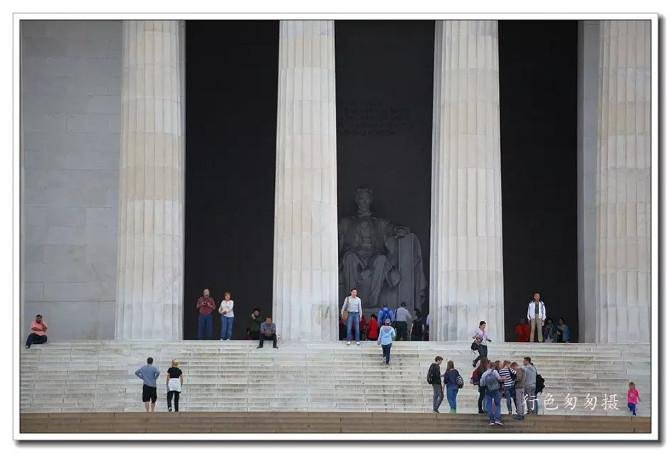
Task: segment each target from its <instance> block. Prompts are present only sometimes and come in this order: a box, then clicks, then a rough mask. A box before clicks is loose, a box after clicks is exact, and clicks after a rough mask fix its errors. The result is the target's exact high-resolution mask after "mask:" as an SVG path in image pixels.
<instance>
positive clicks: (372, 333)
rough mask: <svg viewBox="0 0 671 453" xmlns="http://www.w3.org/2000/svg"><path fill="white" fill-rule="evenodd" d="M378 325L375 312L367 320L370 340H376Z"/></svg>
mask: <svg viewBox="0 0 671 453" xmlns="http://www.w3.org/2000/svg"><path fill="white" fill-rule="evenodd" d="M377 334H378V326H377V316H376V315H375V313H373V314H371V315H370V320H369V321H368V339H369V340H371V341H375V340H377Z"/></svg>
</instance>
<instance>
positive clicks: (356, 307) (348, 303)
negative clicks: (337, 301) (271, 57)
mask: <svg viewBox="0 0 671 453" xmlns="http://www.w3.org/2000/svg"><path fill="white" fill-rule="evenodd" d="M357 294H358V291H357V290H356V288H352V291H350V295H349V296H347V297H346V298H345V301H344V302H343V304H342V309H341V310H340V317H341V318H343V319H346V320H347V345H348V346H349V345H350V344H352V328H354V333H355V338H356V344H357V346H360V345H361V338H360V336H361V332H360V330H359V323H360V322H361V316H362V313H363V310H362V307H361V299H359V298H358V297H357Z"/></svg>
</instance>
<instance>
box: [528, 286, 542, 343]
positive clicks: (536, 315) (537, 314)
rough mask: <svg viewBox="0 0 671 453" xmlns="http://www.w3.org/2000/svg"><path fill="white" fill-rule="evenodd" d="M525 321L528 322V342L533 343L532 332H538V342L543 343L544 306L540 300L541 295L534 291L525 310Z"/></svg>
mask: <svg viewBox="0 0 671 453" xmlns="http://www.w3.org/2000/svg"><path fill="white" fill-rule="evenodd" d="M527 320H528V321H529V328H530V331H531V333H530V335H529V341H530V342H531V343H533V342H534V331H538V342H539V343H542V342H543V325H544V324H545V304H544V303H543V301H542V300H541V293H539V292H538V291H536V292H535V293H534V294H533V300H532V301H531V302H529V307H528V309H527Z"/></svg>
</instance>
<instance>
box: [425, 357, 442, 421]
mask: <svg viewBox="0 0 671 453" xmlns="http://www.w3.org/2000/svg"><path fill="white" fill-rule="evenodd" d="M441 363H443V358H442V357H441V356H439V355H438V356H436V358H435V359H434V362H433V363H432V364H431V365H430V366H429V371H428V372H427V373H426V382H427V383H428V384H430V385H431V386H433V411H434V412H435V413H436V414H440V412H438V408H439V407H440V404H441V403H442V402H443V398H445V395H444V393H443V384H441V382H440V364H441Z"/></svg>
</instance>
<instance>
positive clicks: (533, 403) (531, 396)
mask: <svg viewBox="0 0 671 453" xmlns="http://www.w3.org/2000/svg"><path fill="white" fill-rule="evenodd" d="M522 369H523V370H524V396H525V397H526V400H527V414H533V415H538V400H537V399H536V376H537V375H538V370H537V369H536V366H535V365H534V364H533V363H531V357H525V358H524V366H523V367H522Z"/></svg>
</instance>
